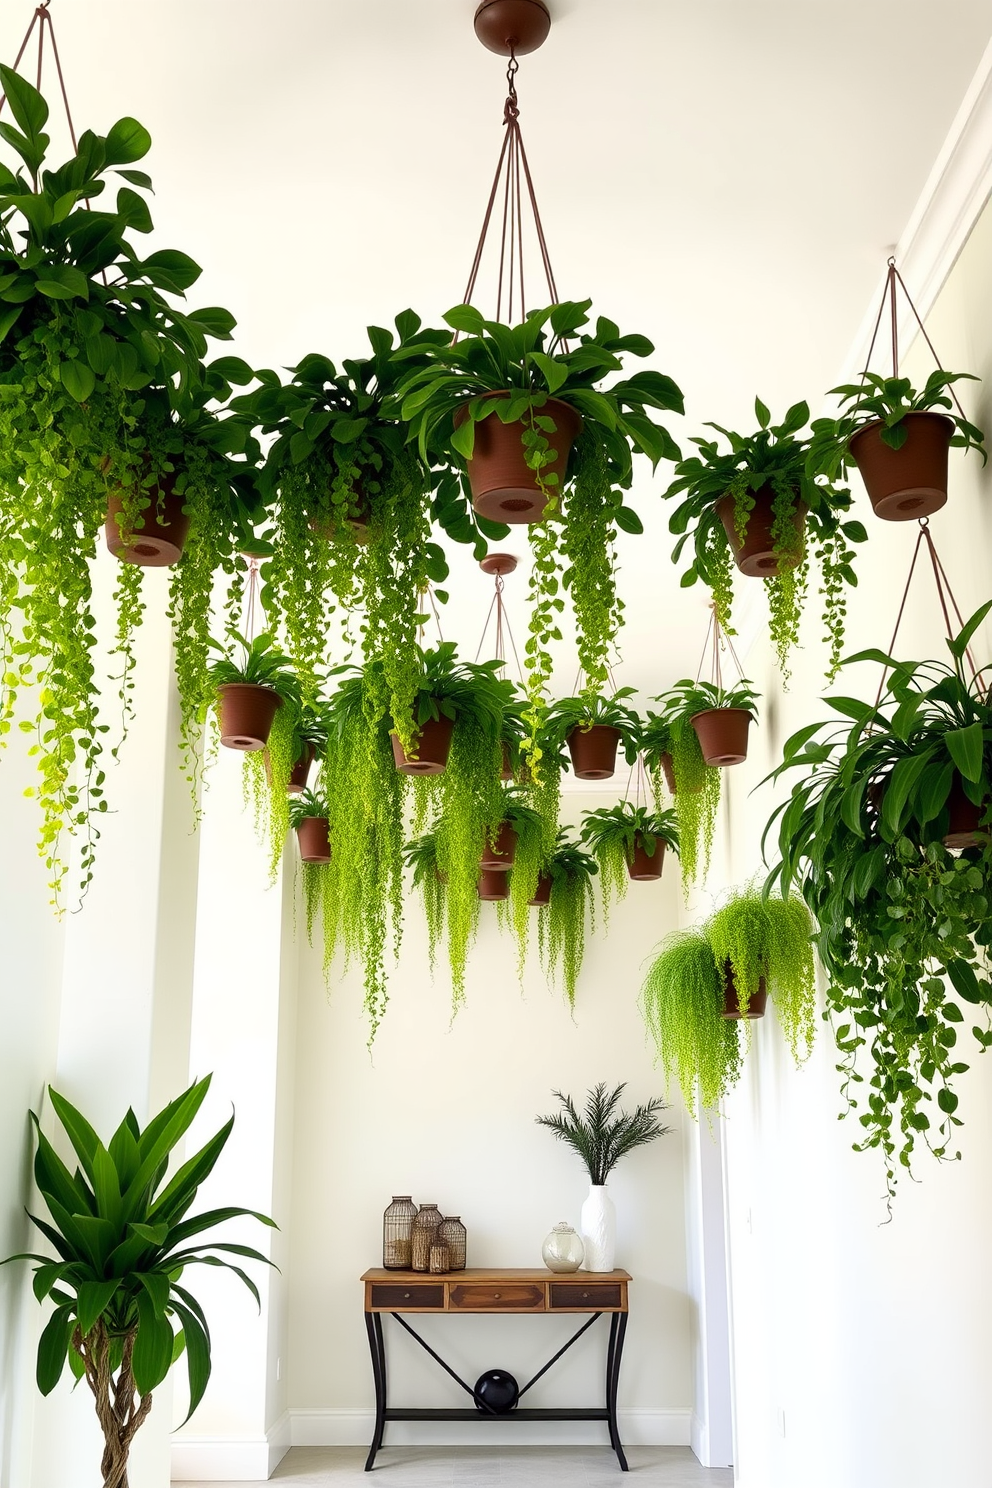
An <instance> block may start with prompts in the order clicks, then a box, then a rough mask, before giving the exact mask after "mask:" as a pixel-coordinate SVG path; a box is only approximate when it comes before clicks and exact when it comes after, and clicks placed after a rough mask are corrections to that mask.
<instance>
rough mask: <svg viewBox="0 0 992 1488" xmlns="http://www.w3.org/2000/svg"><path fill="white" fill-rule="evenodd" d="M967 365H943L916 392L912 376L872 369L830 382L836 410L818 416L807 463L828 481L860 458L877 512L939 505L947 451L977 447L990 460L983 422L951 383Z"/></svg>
mask: <svg viewBox="0 0 992 1488" xmlns="http://www.w3.org/2000/svg"><path fill="white" fill-rule="evenodd" d="M962 378H971V374H970V373H968V372H944V371H943V370H942V369H938V370H937V371H936V372H932V373H931V374H930V376H929V377H928V378H927V380H926V383H925V384H924V386H923V388H922V390H921V391H920V392H917V391H916V389H915V388H914V387H913V385H912V383H911V382H910V380H909V378H908V377H880V376H879V375H878V374H877V373H875V372H865V374H864V376H863V377H862V379H861V381H860V382H855V383H844V384H842V386H840V387H835V388H832V389H831V393H832V395H833V396H834V397H838V398H840V400H841V411H840V413H839V414H838V416H837V417H836V418H822V419H815V420H814V422H813V425H812V429H813V437H812V439H811V441H810V447H809V456H808V460H807V465H808V468H809V470H810V472H811V473H812V474H813V475H814V476H822V477H823V478H824V479H825V480H827V481H831V482H832V481H836V480H842V479H844V478H846V476H847V472H848V470H849V469H850V467H851V465H852V464H854V465H857V467H858V469H859V470H860V472H861V478H862V480H863V481H864V483H865V488H866V489H867V492H868V496H869V499H870V501H871V504H872V508H873V510H874V512H875V514H876V516H879V517H884V518H885V520H886V521H890V522H909V521H913V520H915V519H916V518H918V517H925V516H929V515H930V514H931V513H932V512H935V511H939V510H940V508H941V507H942V506H943V505H944V503H945V502H946V500H947V452H948V449H949V448H950V447H951V446H954V447H956V448H958V449H965V450H968V449H977V450H978V452H979V454H980V455H981V457H982V463H983V464H984V463H985V462H986V461H987V460H988V456H987V454H986V452H985V447H984V444H983V435H982V431H981V429H978V428H976V427H975V425H974V424H972V423H969V421H968V420H967V419H966V418H965V417H964V415H963V414H962V413H960V412H955V411H954V404H953V403H952V401H951V398H950V397H948V394H947V390H948V388H950V387H951V386H952V385H953V384H954V383H955V382H960V381H961V379H962Z"/></svg>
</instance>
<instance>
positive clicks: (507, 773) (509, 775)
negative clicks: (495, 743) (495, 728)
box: [499, 739, 513, 780]
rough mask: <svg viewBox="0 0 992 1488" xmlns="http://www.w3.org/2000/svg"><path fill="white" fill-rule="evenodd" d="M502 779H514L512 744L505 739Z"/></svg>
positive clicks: (501, 770)
mask: <svg viewBox="0 0 992 1488" xmlns="http://www.w3.org/2000/svg"><path fill="white" fill-rule="evenodd" d="M499 778H500V780H512V779H513V759H512V756H511V754H510V746H509V744H507V742H506V740H505V739H504V740H503V764H502V767H501V769H500V772H499Z"/></svg>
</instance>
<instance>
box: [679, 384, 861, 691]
mask: <svg viewBox="0 0 992 1488" xmlns="http://www.w3.org/2000/svg"><path fill="white" fill-rule="evenodd" d="M754 409H755V416H756V418H757V420H758V424H759V429H758V432H757V433H756V434H737V433H735V432H734V431H733V430H731V429H724V428H723V427H722V426H721V425H720V424H710V425H709V427H710V428H711V429H716V430H717V431H718V433H720V434H722V435H723V436H724V437H725V439H726V440H727V441H728V443H729V445H730V448H729V450H725V451H724V450H721V449H720V447H719V441H718V440H715V439H714V440H709V439H701V438H694V439H693V440H692V443H693V444H695V445H696V446H697V447H698V449H699V454H698V455H692V456H690V457H689V458H688V459H686V460H682V461H681V462H680V464H679V465H678V466H677V467H676V471H675V480H674V481H673V482H672V484H671V485H670V486H669V488H668V490H667V491H666V492H665V495H666V497H668V496H682V501H681V502H680V504H679V505H678V506H677V507H676V509H675V512H674V514H673V515H672V518H671V520H670V522H669V528H670V530H671V531H672V532H674V533H677V534H679V540H678V542H677V543H676V545H675V551H674V553H673V554H672V561H673V562H675V563H677V562H678V560H679V558H680V556H681V554H682V550H683V548H684V547H685V546H686V544H687V543H688V542H691V543H692V548H693V561H692V563H691V564H690V565H689V567H688V568H687V569H686V571H685V573H684V574H683V575H682V584H683V586H689V585H692V584H694V583H695V582H696V580H697V579H702V581H703V583H704V584H706V585H707V587H708V588H709V589H710V590H711V591H712V594H713V603H714V606H715V610H716V617H717V620H718V621H719V623H720V625H721V626H722V628H723V629H724V631H726V632H728V633H729V634H733V633H734V632H733V627H732V619H731V608H732V604H733V593H734V565H735V563H736V566H737V567H738V568H739V569H740V571H741V572H742V573H744V574H748V575H749V576H751V577H755V578H761V579H763V580H764V584H765V590H766V592H767V595H768V608H769V634H770V636H771V639H772V644H773V646H774V647H775V654H776V656H777V658H778V663H779V666H780V668H781V670H782V672H783V675H784V676H785V677H788V675H789V671H788V656H789V652H790V651H791V650H792V648H793V647H794V646H795V645H797V644H798V641H799V619H800V615H801V613H802V608H803V605H804V603H805V598H806V591H807V588H808V584H809V568H810V559H811V555H812V557H813V558H814V559H815V560H816V562H817V564H818V565H819V568H820V593H821V594H822V595H823V623H824V629H825V631H826V634H827V637H828V640H829V643H830V659H829V663H828V666H827V676H828V678H832V677H833V676H834V675H835V674H836V672H837V668H838V666H839V664H840V657H841V651H842V649H843V643H844V617H845V612H846V608H847V603H846V600H845V597H844V586H845V585H854V584H856V583H857V579H856V577H855V574H854V570H853V568H852V567H851V562H852V559H853V557H854V552H853V549H852V548H851V543H856V542H864V541H865V539H866V538H867V533H866V532H865V529H864V527H863V526H862V524H861V523H860V522H854V521H849V520H846V514H847V513H848V512H849V510H850V507H851V493H850V491H848V490H845V489H843V488H841V487H838V486H837V485H835V484H834V482H833V480H828V479H827V478H826V477H825V476H823V475H821V474H818V473H815V472H814V473H810V472H809V470H808V469H807V461H808V456H809V451H810V440H809V437H808V436H807V437H805V438H802V437H799V431H800V430H801V429H802V427H803V425H804V424H805V423H806V422H807V421H808V419H809V405H808V404H806V403H796V404H794V405H793V406H792V407H791V408H790V409H789V410H788V412H787V413H786V415H785V418H784V420H783V422H782V423H781V424H772V423H771V415H770V414H769V411H768V409H767V408H766V407H765V405H764V404H763V403H762V402H761V400H760V399H759V398H756V399H755V402H754Z"/></svg>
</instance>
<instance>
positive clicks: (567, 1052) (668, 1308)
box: [289, 793, 692, 1444]
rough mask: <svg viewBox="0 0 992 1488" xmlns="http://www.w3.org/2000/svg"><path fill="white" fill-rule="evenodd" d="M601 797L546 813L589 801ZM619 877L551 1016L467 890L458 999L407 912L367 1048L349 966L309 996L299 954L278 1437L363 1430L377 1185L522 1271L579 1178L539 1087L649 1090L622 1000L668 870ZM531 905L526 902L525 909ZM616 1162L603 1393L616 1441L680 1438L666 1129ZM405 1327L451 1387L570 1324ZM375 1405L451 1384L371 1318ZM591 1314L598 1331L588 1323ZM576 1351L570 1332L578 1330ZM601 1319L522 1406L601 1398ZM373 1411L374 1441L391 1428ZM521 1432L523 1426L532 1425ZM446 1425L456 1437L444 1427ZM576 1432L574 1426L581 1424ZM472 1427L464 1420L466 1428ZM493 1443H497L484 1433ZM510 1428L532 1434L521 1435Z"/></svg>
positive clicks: (678, 1172)
mask: <svg viewBox="0 0 992 1488" xmlns="http://www.w3.org/2000/svg"><path fill="white" fill-rule="evenodd" d="M607 799H608V798H607V797H606V796H605V795H603V794H602V793H600V794H597V795H596V796H594V797H592V796H590V797H589V798H588V799H586V798H584V797H579V796H569V797H568V798H567V802H566V807H567V810H568V811H569V812H574V813H575V814H577V813H578V810H579V808H580V807H581V806H582V805H583V804H589V805H598V804H603V803H604V802H605V801H606V800H607ZM673 870H675V865H674V864H673V863H669V864H668V865H667V866H666V869H665V875H664V878H663V880H662V882H661V883H660V884H631V886H630V891H629V894H628V896H627V899H626V901H625V902H623V903H622V904H621V905H620V906H619V907H618V908H617V909H616V910H615V911H614V914H613V917H612V920H611V924H610V931H609V935H608V936H603V935H602V933H599V934H597V936H596V937H595V938H593V939H591V940H590V943H589V949H588V954H587V958H586V963H585V967H584V970H583V974H582V981H581V985H580V988H579V993H578V998H577V1002H576V1009H575V1015H574V1017H572V1016H571V1015H570V1013H569V1010H568V1007H567V1005H566V1004H565V1002H564V1000H563V998H562V997H561V996H560V995H559V994H557V993H555V992H551V991H549V990H548V988H547V986H546V985H545V982H544V979H543V977H542V975H541V972H540V969H539V967H538V965H537V958H536V946H535V947H533V948H532V955H531V958H530V959H529V961H528V964H527V969H526V973H525V977H524V988H523V990H521V988H520V986H519V984H518V982H517V978H516V974H515V954H514V947H513V942H512V940H511V939H510V938H509V937H508V936H504V935H501V934H500V933H499V932H498V930H497V928H496V925H495V906H492V905H484V906H483V920H482V928H481V931H480V936H479V941H478V944H477V946H476V949H475V951H474V953H473V956H472V960H471V965H470V969H469V977H468V987H469V991H468V1001H467V1006H466V1007H465V1008H464V1009H463V1010H462V1011H461V1012H460V1013H459V1014H458V1016H457V1018H456V1019H455V1021H454V1023H451V1022H450V1019H449V998H450V991H449V983H448V978H447V974H446V972H445V971H444V970H443V969H440V968H439V970H438V973H437V975H436V977H435V979H434V981H433V982H432V981H431V978H430V975H429V972H428V969H427V966H426V950H425V936H424V930H423V924H422V916H421V915H420V914H419V912H418V908H417V906H416V905H412V906H411V912H410V914H409V917H408V921H407V927H406V934H405V938H404V944H403V952H402V958H401V961H400V965H399V968H398V970H397V971H396V973H395V974H394V975H393V978H392V1001H391V1003H390V1006H389V1010H388V1013H387V1015H386V1019H385V1021H384V1023H383V1026H382V1029H381V1031H380V1033H379V1036H378V1038H377V1040H376V1043H375V1046H374V1049H373V1052H372V1055H371V1058H370V1057H369V1055H368V1054H367V1053H366V1050H365V1039H366V1029H365V1025H364V1022H363V1020H362V1016H361V990H360V986H359V983H358V979H357V976H356V975H355V974H354V973H349V974H348V975H347V976H346V977H345V978H344V979H343V980H339V979H338V978H335V985H334V986H333V988H332V990H331V993H330V996H329V997H328V995H327V994H326V993H325V990H324V986H323V981H322V978H321V975H320V967H319V957H318V955H317V953H315V952H310V951H304V953H303V956H302V965H301V979H300V998H299V1010H298V1017H299V1025H298V1026H299V1040H298V1053H297V1069H296V1118H295V1124H296V1140H295V1148H294V1163H295V1167H294V1179H293V1205H292V1221H291V1226H290V1233H291V1245H292V1254H291V1279H290V1376H289V1394H290V1400H291V1402H292V1407H293V1409H292V1415H293V1438H294V1440H295V1441H302V1440H306V1441H342V1442H350V1441H355V1442H367V1441H368V1440H369V1438H370V1426H371V1412H372V1405H373V1391H372V1377H371V1370H370V1367H369V1363H368V1357H367V1353H368V1351H367V1344H366V1339H365V1329H364V1325H363V1319H362V1295H361V1287H360V1286H359V1284H358V1277H359V1276H360V1275H361V1273H362V1271H364V1270H365V1269H366V1267H368V1266H373V1265H378V1264H380V1259H379V1258H380V1255H381V1216H382V1211H383V1209H384V1208H385V1206H386V1204H388V1202H389V1200H390V1197H391V1195H392V1194H394V1193H412V1194H413V1195H414V1197H415V1198H416V1199H418V1200H419V1201H425V1200H435V1201H436V1202H438V1203H439V1204H440V1205H441V1207H442V1210H443V1212H445V1213H457V1214H460V1215H461V1216H462V1219H463V1221H464V1223H465V1224H466V1226H467V1228H468V1237H469V1241H468V1247H469V1249H468V1254H469V1265H482V1266H485V1265H499V1264H506V1265H516V1266H528V1265H531V1266H533V1265H540V1264H541V1243H542V1241H543V1239H544V1236H545V1234H546V1233H547V1231H548V1230H549V1229H550V1228H551V1226H552V1225H553V1224H554V1223H555V1222H556V1221H557V1220H559V1219H568V1220H569V1221H571V1222H573V1223H576V1222H577V1220H578V1213H579V1207H580V1205H581V1203H582V1200H583V1198H584V1196H585V1193H586V1191H587V1188H588V1182H587V1180H584V1177H583V1170H582V1167H581V1164H580V1163H579V1161H578V1159H577V1158H575V1157H574V1156H572V1155H571V1153H570V1152H569V1150H568V1149H566V1148H565V1147H563V1146H561V1145H560V1144H559V1143H558V1142H556V1140H555V1139H554V1138H553V1137H552V1135H551V1134H550V1133H549V1132H546V1131H544V1130H542V1129H541V1128H540V1127H538V1126H537V1125H536V1124H535V1122H534V1117H535V1115H536V1114H537V1113H539V1112H545V1111H550V1110H551V1109H552V1108H553V1105H554V1102H553V1100H552V1097H551V1091H552V1088H560V1089H562V1090H565V1091H568V1092H571V1093H573V1094H574V1095H578V1096H581V1095H584V1092H585V1091H586V1089H587V1088H588V1087H589V1086H590V1085H592V1084H593V1083H595V1081H597V1080H607V1081H610V1082H617V1081H620V1080H626V1081H629V1086H628V1090H627V1097H628V1098H629V1099H630V1100H631V1101H634V1102H636V1101H637V1100H643V1099H645V1098H647V1097H648V1096H650V1095H652V1094H657V1093H658V1092H659V1090H660V1080H659V1077H658V1075H657V1074H656V1073H655V1071H654V1070H653V1069H652V1059H651V1053H650V1051H649V1050H648V1048H647V1047H646V1044H645V1038H644V1029H643V1025H642V1022H641V1019H640V1015H639V1013H638V1011H637V1006H636V1003H637V990H638V987H639V984H640V975H641V962H642V961H643V959H644V957H645V956H646V955H647V954H648V952H649V951H650V950H651V948H652V946H653V945H654V943H655V942H656V941H657V940H658V938H659V937H660V936H661V935H662V934H663V933H664V932H665V931H666V930H667V929H669V928H671V927H673V926H674V924H675V922H676V919H677V915H678V875H677V871H673ZM536 913H537V911H535V915H536ZM669 1119H670V1123H671V1125H672V1126H673V1127H675V1128H676V1129H677V1130H676V1132H675V1133H673V1134H672V1135H671V1136H668V1137H666V1138H664V1139H662V1140H660V1141H658V1142H656V1143H654V1144H652V1145H651V1146H649V1147H647V1148H644V1149H642V1150H640V1151H638V1152H634V1153H633V1154H631V1155H630V1157H628V1158H627V1159H625V1160H624V1162H623V1163H621V1164H620V1166H619V1168H618V1169H617V1171H616V1174H615V1176H614V1178H613V1179H612V1180H611V1184H610V1188H611V1192H612V1193H613V1196H614V1198H615V1201H616V1206H617V1211H618V1216H619V1218H618V1243H617V1264H618V1265H622V1266H625V1267H627V1269H628V1270H629V1271H630V1272H631V1273H632V1275H633V1277H634V1282H633V1285H632V1288H631V1321H630V1327H629V1330H628V1334H627V1339H628V1343H627V1350H626V1353H625V1361H624V1372H623V1381H622V1389H621V1400H622V1402H623V1405H624V1407H625V1415H626V1420H625V1431H626V1434H627V1436H628V1437H629V1438H630V1439H631V1440H635V1439H641V1440H645V1441H676V1442H678V1441H687V1440H688V1414H689V1410H690V1408H691V1405H692V1376H691V1361H690V1323H691V1318H690V1309H689V1303H688V1299H687V1296H686V1280H685V1270H686V1266H685V1244H684V1216H683V1158H682V1141H681V1136H680V1134H679V1132H678V1129H680V1128H682V1127H683V1126H684V1125H685V1122H686V1120H687V1117H686V1116H685V1114H684V1112H682V1111H681V1110H680V1109H674V1110H672V1112H671V1113H670V1118H669ZM422 1321H423V1324H424V1328H423V1331H424V1334H425V1336H426V1337H427V1338H428V1339H429V1340H430V1341H431V1342H432V1343H433V1344H434V1345H435V1346H436V1347H440V1348H441V1351H442V1352H443V1353H444V1354H445V1357H447V1358H448V1359H449V1361H450V1362H451V1363H452V1364H453V1366H454V1367H455V1368H456V1369H459V1370H461V1371H462V1372H463V1375H464V1376H465V1377H466V1378H468V1380H469V1382H470V1383H471V1382H473V1381H474V1379H475V1378H476V1376H477V1375H478V1374H479V1373H480V1372H481V1371H482V1370H483V1369H486V1368H493V1367H497V1366H498V1367H502V1368H507V1369H509V1370H510V1371H511V1372H512V1373H514V1374H515V1375H516V1376H517V1378H518V1379H519V1380H520V1382H521V1383H523V1382H524V1380H525V1379H526V1378H528V1377H529V1373H530V1372H533V1371H534V1370H536V1368H538V1367H539V1366H540V1365H541V1364H542V1363H543V1362H545V1360H546V1359H547V1358H549V1357H550V1355H551V1354H552V1353H554V1352H555V1350H556V1349H557V1348H558V1347H559V1346H560V1344H561V1343H563V1342H564V1341H565V1339H566V1338H567V1337H568V1336H569V1332H570V1331H574V1329H572V1328H571V1326H570V1320H569V1321H566V1320H564V1319H553V1318H538V1319H530V1320H528V1319H523V1318H463V1319H443V1320H442V1319H432V1318H425V1319H423V1320H422ZM386 1326H387V1329H388V1331H389V1337H388V1339H387V1347H388V1349H389V1362H390V1385H391V1390H392V1392H393V1395H392V1398H393V1400H394V1402H395V1403H397V1404H399V1403H401V1402H402V1403H409V1404H414V1405H433V1404H443V1403H445V1402H447V1403H456V1404H461V1401H460V1400H459V1399H458V1398H457V1395H458V1392H457V1387H456V1386H454V1385H453V1384H452V1383H451V1382H450V1381H448V1380H447V1379H446V1378H445V1377H444V1376H443V1375H442V1374H441V1372H440V1370H438V1369H437V1368H436V1366H435V1365H433V1364H432V1363H431V1362H430V1360H428V1359H427V1357H426V1355H423V1354H422V1353H421V1351H420V1350H419V1349H418V1348H417V1346H416V1344H414V1343H413V1342H412V1340H410V1339H408V1338H406V1337H405V1336H398V1335H399V1329H398V1328H396V1327H395V1325H392V1324H390V1323H389V1321H388V1320H387V1325H386ZM598 1326H599V1325H598ZM587 1343H588V1344H593V1346H592V1347H585V1345H586V1344H587ZM604 1349H605V1328H604V1329H603V1334H602V1336H601V1337H600V1338H598V1339H597V1340H595V1342H594V1340H593V1339H589V1340H586V1339H583V1341H582V1344H580V1345H579V1346H578V1348H577V1350H576V1352H575V1354H574V1355H569V1356H567V1357H566V1359H565V1360H563V1361H562V1363H561V1364H560V1365H558V1366H556V1367H555V1370H554V1371H553V1372H552V1373H551V1374H550V1375H549V1376H548V1377H547V1379H546V1380H545V1381H542V1382H541V1384H540V1385H539V1386H538V1387H536V1388H535V1392H534V1396H535V1398H534V1404H536V1405H539V1404H542V1403H548V1404H575V1403H580V1402H582V1401H583V1400H585V1401H590V1402H591V1401H595V1400H597V1399H598V1398H600V1397H601V1393H602V1382H601V1369H602V1365H603V1359H604ZM402 1430H403V1428H402V1427H399V1426H390V1427H389V1428H388V1429H387V1436H386V1441H387V1444H388V1443H389V1442H394V1443H395V1442H398V1441H400V1440H403V1439H404V1437H403V1436H401V1434H400V1433H401V1431H402ZM535 1430H536V1428H534V1427H530V1426H529V1427H526V1428H522V1432H521V1435H522V1438H523V1433H525V1432H532V1431H535ZM452 1433H461V1435H460V1436H459V1435H457V1434H454V1435H453V1434H452ZM580 1433H581V1434H580ZM442 1437H444V1439H451V1440H465V1439H466V1437H465V1428H464V1427H454V1428H448V1429H447V1431H446V1430H445V1428H443V1427H442V1428H440V1429H438V1428H437V1427H434V1428H433V1429H432V1428H429V1427H428V1428H425V1427H424V1426H423V1425H418V1426H417V1427H416V1429H415V1436H414V1437H413V1438H410V1437H407V1438H406V1439H415V1440H418V1441H427V1440H439V1439H442ZM470 1439H471V1440H473V1441H476V1440H480V1439H481V1438H479V1437H478V1436H477V1434H476V1433H475V1432H474V1431H473V1434H472V1436H471V1438H470ZM501 1439H502V1438H501ZM531 1439H537V1438H536V1437H534V1438H531ZM541 1439H542V1440H563V1439H564V1440H588V1441H597V1442H598V1441H602V1440H605V1436H604V1433H603V1431H602V1429H601V1428H599V1427H595V1426H594V1427H591V1428H582V1427H579V1428H575V1427H573V1426H571V1425H569V1426H567V1427H566V1428H564V1430H563V1429H561V1428H560V1427H559V1428H558V1429H557V1430H556V1429H555V1428H554V1427H551V1428H549V1429H548V1431H547V1432H546V1433H545V1434H544V1435H543V1436H542V1437H541Z"/></svg>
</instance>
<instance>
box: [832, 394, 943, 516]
mask: <svg viewBox="0 0 992 1488" xmlns="http://www.w3.org/2000/svg"><path fill="white" fill-rule="evenodd" d="M902 422H903V424H904V426H905V428H906V442H905V444H904V445H902V447H901V448H900V449H897V450H895V449H890V447H889V446H888V445H887V444H883V443H882V437H881V430H882V424H881V423H872V424H866V425H865V427H864V428H863V429H860V430H859V431H858V433H857V434H855V435H854V437H853V438H852V439H851V441H850V445H849V449H850V451H851V454H852V455H853V457H854V459H855V461H856V462H857V466H858V469H859V470H860V471H861V479H862V480H863V481H864V483H865V488H866V490H867V492H868V496H869V498H870V500H871V504H872V506H873V508H874V510H875V515H876V516H877V517H884V518H885V520H886V521H887V522H912V521H915V520H916V518H917V517H927V516H929V515H930V513H931V512H935V511H939V510H940V508H941V507H942V506H943V505H944V503H945V502H946V500H947V451H948V448H949V446H950V443H951V435H952V434H953V433H954V424H953V423H952V421H951V420H950V419H949V418H945V416H944V415H943V414H942V413H907V415H906V417H905V418H904V419H903V421H902Z"/></svg>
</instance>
